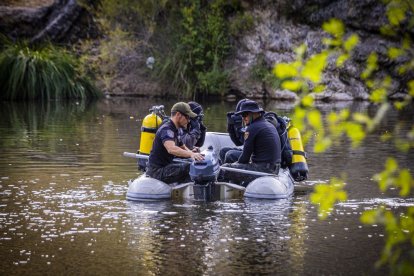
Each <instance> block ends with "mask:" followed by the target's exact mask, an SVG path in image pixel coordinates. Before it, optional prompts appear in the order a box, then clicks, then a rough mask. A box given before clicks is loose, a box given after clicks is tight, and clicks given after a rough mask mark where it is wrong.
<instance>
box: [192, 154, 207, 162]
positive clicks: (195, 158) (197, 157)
mask: <svg viewBox="0 0 414 276" xmlns="http://www.w3.org/2000/svg"><path fill="white" fill-rule="evenodd" d="M191 158H192V159H194V160H196V161H201V160H204V156H203V155H202V154H201V153H198V152H193V153H192V154H191Z"/></svg>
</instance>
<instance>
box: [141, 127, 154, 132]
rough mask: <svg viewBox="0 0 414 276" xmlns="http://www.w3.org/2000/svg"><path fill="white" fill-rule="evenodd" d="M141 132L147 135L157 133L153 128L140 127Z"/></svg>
mask: <svg viewBox="0 0 414 276" xmlns="http://www.w3.org/2000/svg"><path fill="white" fill-rule="evenodd" d="M141 131H143V132H149V133H156V132H157V128H153V127H141Z"/></svg>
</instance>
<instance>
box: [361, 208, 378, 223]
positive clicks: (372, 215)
mask: <svg viewBox="0 0 414 276" xmlns="http://www.w3.org/2000/svg"><path fill="white" fill-rule="evenodd" d="M377 216H378V210H368V211H364V212H363V213H362V215H361V217H360V218H359V219H360V221H361V222H362V223H363V224H370V225H372V224H375V223H377Z"/></svg>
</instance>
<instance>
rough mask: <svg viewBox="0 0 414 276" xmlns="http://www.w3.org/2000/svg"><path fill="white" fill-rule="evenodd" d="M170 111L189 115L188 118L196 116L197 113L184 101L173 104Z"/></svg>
mask: <svg viewBox="0 0 414 276" xmlns="http://www.w3.org/2000/svg"><path fill="white" fill-rule="evenodd" d="M171 112H180V113H182V114H184V115H187V116H189V117H190V118H195V117H197V114H195V113H194V112H192V111H191V107H190V105H189V104H188V103H185V102H178V103H176V104H174V105H173V107H172V108H171Z"/></svg>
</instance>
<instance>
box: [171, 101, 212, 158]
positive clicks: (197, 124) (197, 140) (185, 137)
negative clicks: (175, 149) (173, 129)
mask: <svg viewBox="0 0 414 276" xmlns="http://www.w3.org/2000/svg"><path fill="white" fill-rule="evenodd" d="M188 105H189V106H190V108H191V111H193V112H194V113H195V114H197V117H195V118H190V123H189V124H188V126H187V128H180V129H179V130H178V134H179V136H180V139H181V141H182V142H183V143H184V145H185V146H186V147H187V148H189V149H190V150H193V149H194V150H198V148H199V147H201V146H202V145H203V144H204V140H205V138H206V131H207V128H206V127H205V126H204V124H203V117H204V114H203V107H202V106H201V105H200V104H199V103H197V102H188Z"/></svg>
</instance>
